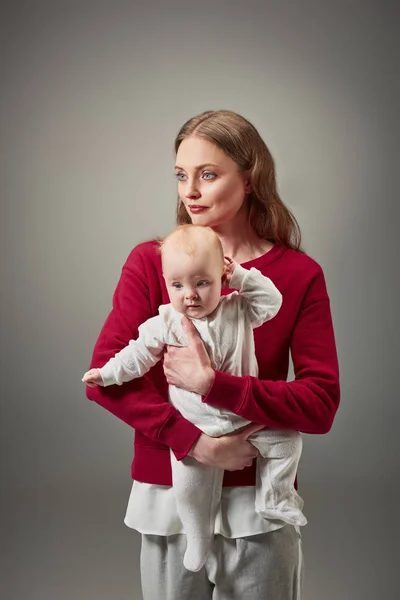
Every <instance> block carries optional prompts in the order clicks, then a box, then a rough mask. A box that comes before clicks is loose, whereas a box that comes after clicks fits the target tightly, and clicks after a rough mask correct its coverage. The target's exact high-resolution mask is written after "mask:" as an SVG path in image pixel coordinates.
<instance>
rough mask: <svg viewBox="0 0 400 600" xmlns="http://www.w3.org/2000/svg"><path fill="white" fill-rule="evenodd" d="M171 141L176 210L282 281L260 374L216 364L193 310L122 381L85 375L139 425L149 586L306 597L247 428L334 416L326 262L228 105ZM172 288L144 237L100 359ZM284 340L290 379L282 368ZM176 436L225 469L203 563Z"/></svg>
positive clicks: (137, 495)
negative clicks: (221, 413) (196, 567)
mask: <svg viewBox="0 0 400 600" xmlns="http://www.w3.org/2000/svg"><path fill="white" fill-rule="evenodd" d="M175 149H176V165H175V171H176V177H177V180H178V209H177V221H178V223H190V222H193V223H194V224H198V225H204V226H210V227H212V228H213V230H214V231H215V232H216V233H217V234H218V236H219V237H220V239H221V242H222V245H223V248H224V253H225V254H226V255H228V256H230V257H231V258H232V259H233V260H235V261H236V262H239V263H241V264H242V265H244V266H245V267H246V268H250V267H252V266H254V267H256V268H258V269H259V270H260V271H261V272H262V273H263V274H264V275H266V276H268V277H270V278H271V279H272V281H273V282H274V283H275V285H276V286H277V287H278V289H279V290H280V292H281V293H282V295H283V306H282V308H281V310H280V311H279V313H278V315H277V316H276V317H275V318H274V319H272V320H271V321H268V322H267V323H265V324H264V325H263V326H262V327H260V328H258V329H257V330H256V331H255V342H256V355H257V361H258V365H259V378H254V377H235V376H232V375H228V374H226V373H219V372H217V371H215V370H214V369H213V368H212V365H211V364H210V360H209V358H208V354H207V352H206V350H205V347H204V345H203V343H202V341H201V340H200V338H199V337H198V336H197V333H196V331H195V330H194V328H193V326H192V325H191V323H190V321H186V322H184V327H185V328H186V330H187V333H188V338H189V343H188V347H187V348H169V350H168V353H167V354H166V355H165V358H164V365H163V366H162V365H161V364H159V365H157V366H156V367H155V368H154V369H153V370H152V371H151V372H150V373H149V375H148V376H146V377H144V378H142V379H139V380H135V381H132V382H131V383H129V384H126V385H124V386H121V387H117V386H115V387H109V388H87V395H88V397H89V398H90V399H91V400H94V401H96V402H97V403H99V404H100V405H102V406H103V407H105V408H107V409H108V410H109V411H110V412H112V413H113V414H115V415H116V416H118V417H119V418H121V419H122V420H124V421H125V422H126V423H128V424H129V425H131V426H132V427H134V429H135V456H134V460H133V463H132V478H133V480H134V483H133V488H132V493H131V497H130V500H129V504H128V509H127V514H126V519H125V522H126V523H127V525H128V526H130V527H133V528H135V529H137V530H138V531H139V532H140V533H141V534H142V553H141V575H142V589H143V596H144V599H145V600H158V599H160V600H161V598H163V599H166V600H186V599H188V600H189V598H190V599H192V598H198V599H199V600H206V599H211V598H213V599H214V600H228V599H229V600H238V599H242V598H246V600H261V599H264V598H268V600H294V599H296V598H299V597H300V580H301V562H302V561H301V558H302V554H301V542H300V534H299V532H298V530H296V529H295V528H294V527H293V526H291V525H286V526H284V524H283V523H281V522H278V521H267V520H265V519H261V518H260V517H258V515H256V513H255V511H254V483H255V461H254V459H255V458H256V456H257V451H256V449H255V448H254V447H253V446H252V445H251V444H250V442H248V441H247V438H248V437H249V436H250V435H251V433H253V432H254V431H256V430H258V429H260V428H262V427H269V428H273V429H292V430H298V431H301V432H305V433H319V434H321V433H326V432H327V431H329V429H330V428H331V426H332V422H333V418H334V415H335V412H336V409H337V406H338V403H339V377H338V364H337V357H336V349H335V341H334V334H333V328H332V319H331V314H330V308H329V298H328V295H327V291H326V286H325V280H324V276H323V273H322V270H321V268H320V267H319V265H318V264H317V263H315V261H313V260H312V259H311V258H309V257H308V256H306V255H305V254H304V253H302V252H301V250H300V234H299V230H298V227H297V223H296V221H295V219H294V217H293V216H292V215H291V213H290V211H289V210H288V209H287V207H286V206H285V205H284V204H283V202H282V200H281V199H280V197H279V195H278V192H277V188H276V180H275V169H274V163H273V159H272V157H271V154H270V152H269V151H268V149H267V147H266V145H265V143H264V142H263V140H262V139H261V137H260V135H259V134H258V132H257V131H256V129H255V128H254V127H253V126H252V125H251V124H250V123H249V122H248V121H247V120H245V119H244V118H243V117H241V116H240V115H238V114H236V113H233V112H231V111H209V112H206V113H202V114H201V115H198V116H197V117H194V118H192V119H190V120H189V121H188V122H187V123H185V125H184V126H183V127H182V129H181V130H180V132H179V134H178V136H177V138H176V142H175ZM227 291H229V290H227ZM167 302H168V296H167V291H166V288H165V285H164V281H163V278H162V273H161V262H160V256H159V253H158V252H157V249H156V243H155V242H146V243H144V244H140V245H139V246H137V247H136V248H134V250H133V251H132V252H131V254H130V255H129V257H128V259H127V261H126V263H125V265H124V267H123V269H122V275H121V278H120V281H119V283H118V286H117V288H116V291H115V294H114V300H113V310H112V312H111V313H110V315H109V317H108V318H107V320H106V323H105V325H104V327H103V329H102V331H101V333H100V336H99V339H98V341H97V343H96V346H95V349H94V353H93V358H92V363H91V366H92V367H98V366H100V365H102V364H104V363H105V362H106V361H107V360H108V359H109V358H110V357H111V356H113V355H114V354H115V353H116V352H117V351H118V350H120V349H121V348H122V347H123V346H125V345H126V344H127V343H128V341H129V339H131V338H132V337H136V336H137V329H138V327H139V325H140V324H141V323H142V322H144V321H145V320H146V319H148V318H149V317H152V316H154V315H155V314H157V310H158V306H159V305H160V304H163V303H167ZM289 352H291V354H292V360H293V365H294V371H295V381H293V382H286V378H287V373H288V362H289ZM167 383H171V384H173V385H176V386H178V387H181V388H184V389H186V390H189V391H193V392H196V393H198V394H201V395H202V396H203V397H204V402H206V403H208V404H210V405H215V406H219V407H220V408H225V409H229V410H231V411H233V412H235V413H236V414H238V415H240V416H242V417H244V418H245V419H247V420H248V421H251V422H252V424H251V425H249V426H248V427H247V428H245V429H243V430H241V431H240V432H238V433H235V434H233V435H230V436H223V437H220V438H210V437H208V436H207V435H206V434H203V433H201V432H200V431H199V430H198V429H197V428H196V427H195V426H194V425H192V424H191V423H189V422H188V421H186V420H185V419H184V418H183V417H182V416H181V415H180V414H179V413H178V412H177V411H176V410H175V409H174V408H173V407H172V406H171V405H170V404H169V403H168V401H167ZM169 448H172V449H173V451H174V453H175V455H176V457H177V458H178V459H183V458H185V457H191V458H192V459H195V460H197V461H199V462H201V463H203V464H207V465H213V466H217V467H219V468H222V469H225V475H224V489H223V494H222V499H221V508H220V512H219V515H218V518H217V520H216V524H215V534H216V535H215V540H214V547H213V551H212V553H211V554H210V556H209V558H208V560H207V563H206V565H205V567H204V568H203V569H202V570H201V571H199V572H197V573H192V572H189V571H186V570H185V569H184V568H183V566H182V558H183V554H184V551H185V536H184V535H183V531H182V526H181V523H180V522H179V519H178V517H177V513H176V507H175V504H174V497H173V489H172V488H171V487H170V486H171V470H170V461H169Z"/></svg>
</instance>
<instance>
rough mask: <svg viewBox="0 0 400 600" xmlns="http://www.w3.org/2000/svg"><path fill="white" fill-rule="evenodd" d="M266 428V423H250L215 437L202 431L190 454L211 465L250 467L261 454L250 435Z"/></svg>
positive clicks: (233, 469)
mask: <svg viewBox="0 0 400 600" xmlns="http://www.w3.org/2000/svg"><path fill="white" fill-rule="evenodd" d="M260 429H264V425H259V424H257V423H250V424H249V425H246V427H243V428H242V429H239V430H238V431H235V432H234V433H230V434H229V435H223V436H221V437H219V438H213V437H210V436H208V435H206V434H205V433H202V434H201V435H200V437H199V438H197V440H196V442H195V443H194V444H193V446H192V447H191V449H190V450H189V452H188V456H191V457H192V458H195V459H196V460H197V461H198V462H200V463H202V464H203V465H207V466H209V467H214V468H217V469H225V470H226V471H239V470H241V469H244V468H245V467H250V465H251V464H252V462H253V459H254V458H256V457H257V456H258V455H259V452H258V450H257V448H256V447H255V446H253V445H252V444H251V443H250V442H249V441H248V437H249V436H250V435H251V434H253V433H255V432H256V431H260Z"/></svg>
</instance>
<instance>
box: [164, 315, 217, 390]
mask: <svg viewBox="0 0 400 600" xmlns="http://www.w3.org/2000/svg"><path fill="white" fill-rule="evenodd" d="M182 329H183V330H184V332H185V334H186V337H187V340H188V345H187V346H184V347H181V348H179V347H177V346H168V347H167V350H166V352H165V354H164V374H165V377H166V379H167V382H168V383H169V384H170V385H175V386H176V387H179V388H182V389H184V390H187V391H188V392H195V393H196V394H200V395H201V396H206V395H207V394H208V392H209V389H210V387H211V386H212V384H213V381H214V377H215V375H214V370H213V369H212V367H211V361H210V357H209V356H208V354H207V350H206V348H205V346H204V344H203V342H202V340H201V338H200V336H199V334H198V331H197V329H196V328H195V326H194V325H193V323H192V322H191V321H190V319H188V318H187V317H182Z"/></svg>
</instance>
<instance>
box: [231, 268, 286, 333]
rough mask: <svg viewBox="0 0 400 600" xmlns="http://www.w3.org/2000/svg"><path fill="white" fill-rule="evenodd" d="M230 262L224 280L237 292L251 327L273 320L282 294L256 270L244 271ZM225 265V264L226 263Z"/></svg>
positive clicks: (280, 303) (280, 302)
mask: <svg viewBox="0 0 400 600" xmlns="http://www.w3.org/2000/svg"><path fill="white" fill-rule="evenodd" d="M226 260H227V261H229V262H230V264H228V265H227V266H226V280H227V283H229V287H231V288H235V289H237V290H239V298H240V300H241V301H242V302H243V306H244V308H245V310H246V312H247V313H248V314H249V317H250V322H251V324H252V326H253V327H260V325H262V324H263V323H265V322H266V321H269V320H270V319H273V318H274V317H275V315H276V314H277V313H278V311H279V309H280V307H281V305H282V294H281V293H280V291H279V290H278V288H277V287H276V286H275V285H274V284H273V283H272V281H271V280H270V279H269V278H268V277H265V276H264V275H263V274H262V273H261V272H260V271H259V270H258V269H255V268H254V267H252V268H251V269H249V270H248V269H245V268H243V267H242V266H241V265H239V264H237V263H235V262H234V261H231V260H230V259H226ZM226 264H227V263H226Z"/></svg>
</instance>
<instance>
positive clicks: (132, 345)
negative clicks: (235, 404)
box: [100, 265, 307, 571]
mask: <svg viewBox="0 0 400 600" xmlns="http://www.w3.org/2000/svg"><path fill="white" fill-rule="evenodd" d="M229 285H230V287H231V288H235V289H238V290H239V292H237V291H235V292H232V293H231V294H229V295H226V296H222V297H221V300H220V303H219V305H218V307H217V308H216V309H215V310H214V312H213V313H211V314H210V315H208V316H207V317H204V318H202V319H192V322H193V324H194V326H195V327H196V329H197V331H198V332H199V334H200V336H201V339H202V340H203V342H204V344H205V346H206V348H207V351H208V354H209V356H210V359H211V364H212V366H213V368H214V369H216V370H218V371H222V372H225V373H230V374H231V375H237V376H244V375H252V376H257V375H258V365H257V360H256V357H255V348H254V335H253V329H254V328H255V327H259V326H260V325H262V324H263V323H265V322H266V321H268V320H269V319H272V318H273V317H274V316H275V315H276V314H277V312H278V311H279V309H280V306H281V304H282V296H281V294H280V292H279V291H278V289H277V288H276V287H275V285H274V284H273V283H272V281H271V280H270V279H269V278H268V277H265V276H264V275H262V274H261V273H260V271H258V270H257V269H254V268H252V269H250V270H247V269H244V268H243V267H241V266H240V265H237V266H236V268H235V270H234V272H233V274H232V277H231V280H230V284H229ZM181 319H182V315H181V314H180V313H178V312H177V311H176V310H175V309H174V308H173V307H172V305H171V304H165V305H162V306H160V307H159V314H158V315H157V316H156V317H153V318H151V319H148V320H147V321H146V322H145V323H143V324H142V325H141V326H140V327H139V335H138V338H137V339H136V340H131V341H130V342H129V344H128V346H126V347H125V348H123V349H122V350H121V351H120V352H118V353H117V354H116V355H115V357H114V358H111V359H110V360H109V361H108V362H107V364H106V365H104V367H102V368H101V369H100V373H101V376H102V379H103V383H104V385H105V386H108V385H113V384H118V385H121V384H122V383H124V382H127V381H131V380H132V379H135V378H137V377H141V376H142V375H144V374H145V373H147V371H149V370H150V368H151V367H152V366H154V365H155V364H156V363H157V362H158V361H159V360H160V359H161V358H162V355H163V350H164V348H165V346H166V345H173V346H186V338H185V334H184V332H183V330H182V326H181ZM169 399H170V402H171V404H172V405H173V406H175V408H176V409H177V410H179V412H180V413H181V414H182V415H183V416H184V417H185V418H186V419H188V420H189V421H191V422H192V423H193V424H194V425H196V426H197V427H198V428H199V429H200V430H201V431H203V432H204V433H206V434H207V435H210V436H212V437H219V436H221V435H225V434H227V433H231V432H233V431H235V430H237V429H239V428H241V427H244V426H245V425H247V424H248V423H249V421H247V420H246V419H243V418H242V417H240V416H238V415H235V414H234V413H232V412H230V411H228V410H223V409H220V408H217V407H215V406H211V405H208V404H206V403H204V402H202V398H201V396H200V395H198V394H195V393H193V392H188V391H186V390H183V389H181V388H177V387H175V386H173V385H170V386H169ZM249 441H250V442H251V443H252V444H253V445H254V446H256V448H257V449H258V450H259V452H260V457H258V458H257V477H256V503H255V510H256V511H257V513H258V514H259V515H261V516H262V517H264V518H266V519H279V520H281V521H284V522H286V523H290V524H292V525H305V524H306V522H307V521H306V518H305V517H304V515H303V513H302V508H303V501H302V499H301V498H300V496H299V495H298V494H297V492H296V490H295V488H294V480H295V476H296V472H297V468H298V463H299V459H300V455H301V450H302V439H301V435H300V433H298V432H297V431H291V430H276V429H264V430H262V431H259V432H257V433H255V434H253V435H251V437H250V438H249ZM171 467H172V481H173V489H174V494H175V497H176V504H177V511H178V514H179V516H180V518H181V521H182V523H183V527H184V531H185V534H186V537H187V549H186V554H185V557H184V565H185V567H186V568H187V569H189V570H191V571H198V570H200V569H201V567H202V566H203V565H204V563H205V561H206V559H207V556H208V553H209V551H210V548H211V543H212V538H213V535H214V520H215V515H216V512H217V509H218V505H219V501H220V497H221V490H222V479H223V473H224V471H223V470H222V469H215V468H213V467H208V466H205V465H203V464H201V463H199V462H198V461H196V460H195V459H192V458H190V457H186V458H184V459H182V460H181V461H177V460H176V458H175V455H174V453H173V452H172V451H171Z"/></svg>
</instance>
